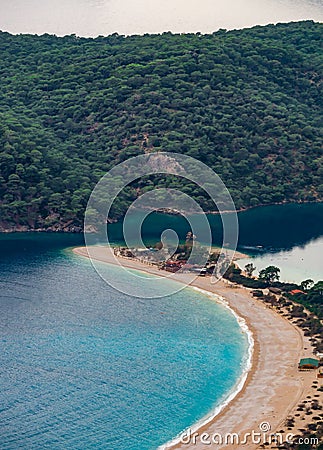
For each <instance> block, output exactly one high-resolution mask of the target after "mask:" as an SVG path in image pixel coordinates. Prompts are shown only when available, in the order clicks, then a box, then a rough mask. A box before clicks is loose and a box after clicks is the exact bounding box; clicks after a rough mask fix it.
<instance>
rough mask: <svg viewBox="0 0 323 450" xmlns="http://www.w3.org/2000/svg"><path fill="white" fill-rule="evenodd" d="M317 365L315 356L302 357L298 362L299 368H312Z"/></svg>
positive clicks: (315, 367) (317, 361)
mask: <svg viewBox="0 0 323 450" xmlns="http://www.w3.org/2000/svg"><path fill="white" fill-rule="evenodd" d="M318 367H319V360H318V359H315V358H302V359H301V360H300V362H299V364H298V368H299V370H312V369H317V368H318Z"/></svg>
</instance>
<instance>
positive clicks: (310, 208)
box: [109, 203, 323, 282]
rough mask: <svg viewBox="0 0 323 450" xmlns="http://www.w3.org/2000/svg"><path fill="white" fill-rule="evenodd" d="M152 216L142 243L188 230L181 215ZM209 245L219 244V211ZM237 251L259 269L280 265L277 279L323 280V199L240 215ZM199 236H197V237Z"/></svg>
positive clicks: (117, 229)
mask: <svg viewBox="0 0 323 450" xmlns="http://www.w3.org/2000/svg"><path fill="white" fill-rule="evenodd" d="M162 217H163V218H162V220H161V215H160V214H150V215H149V216H148V217H147V219H146V220H145V221H144V223H143V236H144V237H145V241H146V243H151V244H152V243H156V241H157V240H159V238H160V235H161V233H162V232H163V231H164V230H165V229H167V228H171V229H175V230H176V231H177V233H178V235H179V238H180V239H181V240H184V239H185V236H186V233H187V232H188V231H190V228H189V224H188V222H187V221H186V220H185V219H184V218H182V217H181V216H170V215H168V216H165V215H163V216H162ZM208 217H209V221H210V224H211V228H212V236H213V243H214V244H215V245H222V222H221V218H220V216H219V215H209V216H208ZM238 219H239V242H238V250H240V251H241V252H243V253H246V254H247V255H250V260H249V259H247V260H245V259H244V260H241V261H240V262H239V264H240V265H241V266H244V265H245V264H246V263H247V262H250V261H252V262H253V263H254V265H255V266H256V267H257V269H258V270H261V269H263V268H264V267H267V266H268V265H276V266H278V267H279V268H280V269H281V280H283V281H294V282H301V281H302V280H304V279H306V278H312V279H313V280H315V281H318V280H322V279H323V203H316V204H301V205H300V204H288V205H276V206H267V207H260V208H254V209H251V210H248V211H245V212H242V213H239V214H238ZM109 230H110V233H109V238H110V239H111V240H112V241H113V240H114V241H115V242H120V241H121V239H122V224H120V223H118V224H113V225H110V228H109ZM197 237H198V236H197Z"/></svg>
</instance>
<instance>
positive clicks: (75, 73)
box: [0, 21, 323, 227]
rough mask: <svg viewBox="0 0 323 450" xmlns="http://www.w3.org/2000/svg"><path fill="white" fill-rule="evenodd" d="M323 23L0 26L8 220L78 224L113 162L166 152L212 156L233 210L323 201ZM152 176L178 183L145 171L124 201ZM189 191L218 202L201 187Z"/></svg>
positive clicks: (0, 167)
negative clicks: (90, 34) (13, 30)
mask: <svg viewBox="0 0 323 450" xmlns="http://www.w3.org/2000/svg"><path fill="white" fill-rule="evenodd" d="M322 29H323V27H322V25H320V24H316V23H313V22H311V21H306V22H299V23H290V24H279V25H276V26H275V25H268V26H265V27H260V26H257V27H254V28H252V29H245V30H238V31H230V32H226V31H225V30H220V31H218V32H216V33H213V34H209V35H201V34H199V33H197V34H172V33H163V34H162V35H144V36H129V37H124V36H120V35H117V34H114V35H111V36H108V37H98V38H95V39H91V38H89V39H86V38H78V37H76V36H66V37H63V38H58V37H55V36H51V35H47V34H45V35H42V36H31V35H18V36H12V35H10V34H9V33H0V51H1V58H0V73H1V89H0V192H1V196H0V198H1V204H0V208H1V209H0V212H1V222H2V224H7V225H8V226H10V225H13V224H21V225H28V226H29V227H37V226H45V227H46V226H50V225H52V224H53V223H64V224H68V223H79V224H80V223H82V217H83V212H84V208H85V205H86V202H87V199H88V196H89V193H90V191H91V189H92V188H93V186H94V184H95V183H96V182H97V181H98V180H99V178H100V177H101V176H102V175H103V174H104V173H105V172H106V171H107V170H108V169H109V168H110V167H111V166H112V165H113V164H115V163H118V162H120V161H123V160H125V159H127V158H128V157H130V156H133V155H138V154H140V153H144V152H153V151H160V150H164V151H170V152H180V153H184V154H187V155H190V156H193V157H195V158H198V159H199V160H201V161H203V162H205V163H207V164H208V165H209V166H211V167H212V168H213V169H214V170H215V171H216V172H217V173H218V174H219V175H220V176H221V177H222V179H223V181H224V182H225V183H226V185H227V186H228V188H229V190H230V192H231V195H232V197H233V199H234V201H235V203H236V206H237V208H243V207H249V206H255V205H259V204H269V203H274V202H283V201H316V200H322V198H323V154H322V147H321V137H320V126H321V124H320V117H321V99H322V93H321V92H320V90H321V88H322V81H321V69H322V51H321V42H322ZM156 183H158V184H161V185H169V184H170V185H172V186H176V181H175V180H167V179H166V178H165V177H159V178H156V179H153V180H146V181H142V182H141V183H140V185H139V189H136V190H135V189H134V188H129V190H128V192H127V198H128V199H129V198H130V199H131V198H135V197H136V196H137V195H138V194H140V192H142V191H143V190H145V189H147V186H153V185H154V184H156ZM185 192H187V193H188V194H190V195H194V196H195V197H196V198H198V200H199V202H200V203H202V206H203V207H204V208H205V209H212V208H214V206H213V205H212V204H211V203H210V202H209V200H208V199H207V198H206V197H205V196H203V193H201V192H199V191H198V189H197V188H196V186H195V185H190V184H187V185H186V186H185ZM124 203H125V200H122V199H121V200H120V201H119V203H117V204H116V208H115V216H116V217H117V216H120V215H121V214H122V212H123V210H124V206H125V204H124Z"/></svg>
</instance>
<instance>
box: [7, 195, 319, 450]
mask: <svg viewBox="0 0 323 450" xmlns="http://www.w3.org/2000/svg"><path fill="white" fill-rule="evenodd" d="M322 219H323V205H322V204H319V205H286V206H284V207H280V206H275V207H268V208H257V209H254V210H251V211H248V212H245V213H242V214H239V222H240V230H241V233H240V246H241V247H240V248H241V249H243V248H245V247H248V250H247V249H246V251H248V252H250V253H251V254H253V256H254V257H255V258H272V259H273V262H275V263H277V260H276V257H278V255H283V256H282V259H284V261H285V262H286V266H285V269H286V270H290V271H291V274H292V277H295V273H296V272H295V271H296V269H297V271H298V272H299V271H300V267H301V275H302V279H304V278H307V277H312V278H313V277H314V275H313V274H315V273H316V272H315V270H317V276H318V277H319V275H320V274H321V268H322V262H323V261H322V255H323V253H322V238H323V229H322V223H323V220H322ZM151 220H152V222H151V223H150V224H146V230H147V231H145V233H146V238H147V239H148V240H154V239H155V238H156V236H157V237H158V233H160V231H161V230H160V228H161V226H160V224H161V221H160V217H157V220H156V217H155V216H152V217H151ZM211 220H214V223H215V225H214V223H213V224H212V225H213V226H214V227H217V226H218V225H216V221H217V220H218V218H217V217H215V216H213V217H212V218H211ZM148 225H149V226H148ZM170 225H171V226H172V227H175V229H177V231H178V232H179V234H181V233H183V234H184V233H186V230H185V226H186V225H185V223H184V225H183V223H182V222H181V221H180V218H179V217H177V216H167V217H164V220H163V226H166V227H167V228H168V227H169V226H170ZM118 227H119V225H116V226H114V227H112V232H113V233H114V238H115V239H118V233H119V231H118V229H119V228H118ZM184 237H185V234H184ZM82 244H83V238H82V236H80V235H65V234H42V233H40V234H37V233H27V234H26V233H20V234H19V233H17V234H8V235H6V234H5V235H1V234H0V249H1V252H0V270H1V277H0V286H1V291H0V424H1V425H0V448H1V450H16V449H33V450H34V449H36V450H38V449H64V450H65V449H66V448H71V449H80V450H81V449H82V450H84V449H85V450H86V449H105V450H116V449H118V450H146V449H147V450H148V449H149V450H152V449H156V448H157V447H158V446H159V445H161V444H163V443H165V442H166V441H168V440H170V439H172V438H173V437H175V436H176V435H177V434H178V433H180V432H181V431H182V430H183V429H185V428H186V427H188V426H191V425H192V424H193V423H195V422H196V421H198V420H200V419H201V418H203V417H204V416H205V415H208V414H210V413H211V412H212V410H213V409H214V408H216V407H217V406H218V405H219V404H220V403H222V402H223V400H225V397H227V395H228V393H229V392H230V390H232V388H234V386H235V384H236V382H237V380H238V378H239V377H240V375H241V373H242V371H243V367H244V366H245V361H246V356H247V345H248V344H247V337H246V335H245V334H244V333H243V332H242V330H241V328H240V327H239V326H238V323H237V321H236V319H235V318H234V317H233V316H232V315H231V314H230V313H229V312H228V311H227V310H226V309H225V308H224V307H223V306H222V305H219V304H216V303H215V302H213V301H211V300H210V299H208V298H207V297H205V296H204V295H202V294H200V293H198V292H196V291H194V290H192V289H185V290H184V291H181V292H180V293H178V294H176V295H173V296H171V297H166V298H163V299H158V300H157V299H154V300H142V299H138V298H131V297H127V296H125V295H122V294H120V293H118V292H116V291H114V290H113V289H112V288H110V287H109V286H107V285H106V284H105V283H104V282H103V281H102V280H101V278H99V277H98V275H97V274H96V272H95V271H94V270H93V268H92V266H91V265H90V263H89V261H87V260H86V259H83V258H79V257H76V256H74V255H73V254H72V253H71V251H69V250H66V247H70V246H77V245H82ZM259 245H261V246H262V247H263V248H262V251H261V252H260V253H259V251H257V250H256V247H257V246H259ZM300 251H302V252H303V253H302V258H303V257H304V255H305V254H306V255H307V259H305V260H304V261H305V262H304V264H303V265H302V266H301V265H300V264H299V263H298V261H299V258H300V256H299V252H300ZM286 255H289V257H288V258H289V259H288V258H287V256H286ZM315 255H316V257H315ZM315 258H316V259H315ZM277 265H280V264H277ZM314 269H315V270H314ZM106 270H111V271H112V272H113V273H114V274H115V276H116V277H118V276H120V273H119V269H118V268H116V267H109V266H106ZM303 275H304V276H303ZM305 275H306V276H305ZM322 275H323V274H322ZM320 278H322V276H321V277H320ZM138 283H140V278H138ZM165 283H169V281H165Z"/></svg>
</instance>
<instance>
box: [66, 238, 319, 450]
mask: <svg viewBox="0 0 323 450" xmlns="http://www.w3.org/2000/svg"><path fill="white" fill-rule="evenodd" d="M73 253H75V254H76V255H78V256H82V257H86V258H89V257H90V255H89V254H88V249H87V248H86V247H79V248H74V249H73ZM91 258H93V259H95V260H98V261H101V262H105V263H110V264H114V265H115V264H118V262H117V261H116V260H115V259H114V258H113V257H112V256H111V255H109V254H108V253H107V249H106V248H103V247H99V246H98V247H91ZM120 260H121V259H120ZM120 260H119V261H120ZM122 265H123V266H125V267H127V268H130V269H134V270H139V271H143V272H146V273H149V274H152V275H157V276H159V277H166V273H165V274H163V271H160V270H158V269H157V268H155V267H152V266H148V265H146V264H144V263H141V262H139V261H136V260H131V259H126V258H122ZM177 281H179V282H182V283H183V282H185V281H184V280H183V279H180V280H177ZM190 286H191V287H193V288H196V289H199V290H202V291H204V293H205V294H206V295H209V296H212V295H214V294H215V295H216V296H217V297H218V298H219V297H220V298H223V299H224V303H223V304H225V303H227V305H228V307H229V308H230V309H231V310H232V311H233V312H234V313H235V314H236V315H237V316H238V317H241V318H242V319H243V320H244V321H245V323H246V325H247V327H248V329H249V330H250V331H251V333H252V335H253V339H254V349H253V355H252V365H251V368H250V370H249V371H248V372H247V375H246V379H245V380H244V383H243V386H242V388H241V390H239V392H238V393H237V394H236V395H235V396H234V398H230V393H229V395H228V399H227V400H229V399H230V401H229V402H227V404H226V405H225V401H224V402H223V408H221V409H220V411H219V412H218V413H217V414H214V417H212V413H211V414H210V418H209V419H208V420H207V421H206V417H204V418H202V419H200V421H199V422H197V423H196V424H193V425H192V426H191V427H190V430H193V429H194V430H195V427H197V432H198V435H199V436H198V438H197V440H196V442H195V443H193V442H192V441H191V440H190V441H189V442H188V441H187V443H186V442H185V443H184V442H181V440H180V436H181V435H182V433H183V432H182V433H180V435H178V436H176V437H174V438H173V439H172V440H170V441H169V442H166V443H165V444H163V446H161V447H159V448H160V449H190V448H192V449H193V448H194V449H205V447H207V446H208V445H206V444H205V443H203V442H202V441H201V440H200V439H199V438H201V435H203V433H207V434H208V435H209V436H212V435H215V434H216V435H218V434H221V435H223V436H225V434H227V433H236V434H238V435H239V436H244V435H245V434H246V433H251V432H252V431H254V432H259V425H260V424H261V423H263V422H264V421H265V422H266V423H268V424H270V433H273V432H275V431H276V432H277V431H279V430H280V428H284V425H283V424H284V422H285V420H286V418H287V416H288V415H289V414H290V412H291V411H292V410H293V408H294V407H295V405H297V403H298V402H299V401H300V399H301V397H302V396H303V395H304V393H305V392H307V391H308V389H309V388H310V386H311V383H312V381H313V379H316V372H308V373H304V372H299V371H298V367H297V365H298V361H299V358H300V357H302V356H304V351H305V350H307V352H306V353H307V354H308V353H309V351H308V348H307V347H309V343H308V342H307V340H306V339H305V338H304V336H303V335H302V333H301V332H300V330H299V329H298V328H297V327H296V326H295V325H294V324H292V323H291V322H290V321H288V320H287V319H286V318H284V317H282V316H281V315H279V314H278V313H276V312H274V311H273V310H272V309H270V308H268V307H267V306H266V305H264V304H263V303H262V302H260V301H259V300H255V299H254V298H253V297H252V296H251V295H250V292H249V290H248V289H246V288H243V287H235V288H233V286H232V285H231V283H229V282H225V281H223V280H221V281H219V282H218V283H216V284H215V285H212V284H211V283H210V279H209V278H208V277H205V278H204V277H197V278H196V279H195V280H194V282H192V283H191V285H190ZM275 362H276V364H275ZM242 376H243V375H242ZM220 406H221V405H220ZM215 412H216V410H215ZM203 420H204V422H205V423H201V421H203ZM267 431H268V430H267ZM175 442H176V443H175ZM258 447H259V444H258V445H257V444H254V443H247V444H246V445H244V446H243V448H246V449H256V448H258ZM212 448H219V449H220V448H228V447H227V446H226V445H224V446H223V445H220V446H218V445H216V446H215V445H214V444H213V445H212ZM229 448H230V449H232V450H233V449H239V448H241V446H240V445H235V444H233V445H230V447H229ZM267 448H271V447H270V446H269V447H267Z"/></svg>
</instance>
